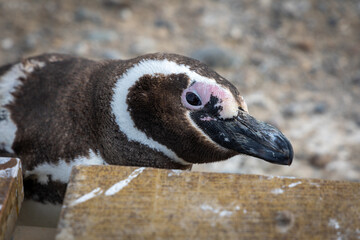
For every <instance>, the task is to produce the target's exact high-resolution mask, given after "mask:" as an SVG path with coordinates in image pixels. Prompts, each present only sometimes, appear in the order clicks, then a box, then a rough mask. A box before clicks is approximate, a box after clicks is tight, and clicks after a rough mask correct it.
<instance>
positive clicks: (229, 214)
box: [219, 210, 233, 217]
mask: <svg viewBox="0 0 360 240" xmlns="http://www.w3.org/2000/svg"><path fill="white" fill-rule="evenodd" d="M232 214H233V212H231V211H228V210H222V211H221V212H220V213H219V216H220V217H230V216H231V215H232Z"/></svg>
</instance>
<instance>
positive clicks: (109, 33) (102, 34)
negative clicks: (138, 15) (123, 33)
mask: <svg viewBox="0 0 360 240" xmlns="http://www.w3.org/2000/svg"><path fill="white" fill-rule="evenodd" d="M85 38H86V39H88V40H90V41H94V42H112V41H115V40H117V39H118V35H117V33H116V32H115V31H113V30H106V29H95V30H92V31H90V32H87V33H86V34H85Z"/></svg>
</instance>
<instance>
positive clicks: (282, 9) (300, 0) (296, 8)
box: [273, 0, 311, 18]
mask: <svg viewBox="0 0 360 240" xmlns="http://www.w3.org/2000/svg"><path fill="white" fill-rule="evenodd" d="M310 7H311V4H310V2H309V1H308V0H289V1H284V2H282V3H279V2H276V3H275V4H273V10H274V11H275V12H276V13H278V14H280V15H284V16H286V17H293V18H302V17H303V16H304V15H305V13H307V12H308V11H309V9H310Z"/></svg>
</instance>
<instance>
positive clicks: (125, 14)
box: [119, 8, 133, 20]
mask: <svg viewBox="0 0 360 240" xmlns="http://www.w3.org/2000/svg"><path fill="white" fill-rule="evenodd" d="M132 15H133V13H132V11H131V9H130V8H123V9H121V10H120V11H119V17H120V18H121V19H122V20H128V19H130V18H131V16H132Z"/></svg>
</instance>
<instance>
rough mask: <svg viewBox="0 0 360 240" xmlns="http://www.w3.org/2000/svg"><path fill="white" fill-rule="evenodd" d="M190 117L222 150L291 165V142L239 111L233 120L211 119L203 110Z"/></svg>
mask: <svg viewBox="0 0 360 240" xmlns="http://www.w3.org/2000/svg"><path fill="white" fill-rule="evenodd" d="M190 116H191V118H192V119H193V121H195V123H196V124H197V125H198V126H199V127H200V128H201V129H202V130H203V131H204V132H205V133H206V134H207V135H208V136H209V137H210V138H211V139H212V140H213V141H214V142H216V143H218V144H219V145H221V146H222V147H224V148H227V149H231V150H234V151H236V152H237V153H239V154H246V155H250V156H254V157H257V158H261V159H263V160H265V161H268V162H271V163H276V164H281V165H290V164H291V162H292V160H293V156H294V152H293V148H292V146H291V143H290V142H289V140H288V139H287V138H286V137H285V136H284V135H283V134H282V133H281V132H280V130H278V129H277V128H275V127H273V126H271V125H270V124H267V123H265V122H261V121H258V120H256V119H255V118H253V117H252V116H250V115H249V114H248V113H246V112H244V111H242V110H239V112H238V115H237V116H236V117H234V118H232V119H225V120H223V119H221V118H218V117H210V116H209V115H208V114H207V113H206V112H204V111H197V112H192V113H190Z"/></svg>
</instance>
